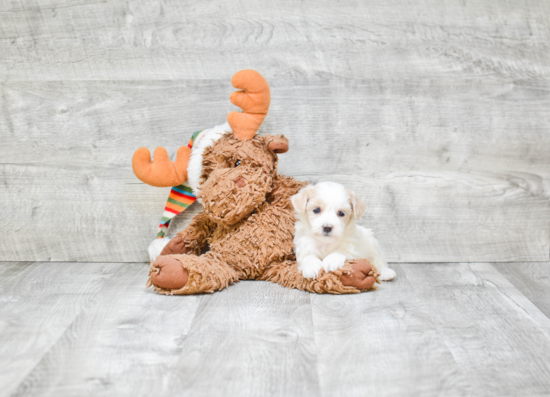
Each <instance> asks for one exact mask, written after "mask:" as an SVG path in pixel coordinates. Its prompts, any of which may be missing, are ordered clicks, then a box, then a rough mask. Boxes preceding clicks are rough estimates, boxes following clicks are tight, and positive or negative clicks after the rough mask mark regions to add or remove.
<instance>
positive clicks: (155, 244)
mask: <svg viewBox="0 0 550 397" xmlns="http://www.w3.org/2000/svg"><path fill="white" fill-rule="evenodd" d="M170 240H171V239H169V238H168V237H163V238H157V239H155V240H153V241H152V242H151V244H149V247H148V248H147V252H148V253H149V259H150V260H151V262H154V261H155V260H156V259H157V258H158V256H159V255H160V253H161V252H162V250H163V249H164V247H166V244H168V243H169V242H170Z"/></svg>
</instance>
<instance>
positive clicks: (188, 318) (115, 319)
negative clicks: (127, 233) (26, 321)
mask: <svg viewBox="0 0 550 397" xmlns="http://www.w3.org/2000/svg"><path fill="white" fill-rule="evenodd" d="M147 270H148V267H147V265H146V264H144V263H128V264H119V266H118V269H117V272H116V273H115V274H114V275H113V277H112V278H111V279H110V280H109V281H108V282H107V283H106V284H105V285H104V286H103V288H102V289H101V291H100V292H99V294H97V296H96V297H95V298H94V299H93V302H90V303H89V304H88V305H87V307H86V308H85V310H83V311H82V312H81V313H80V315H79V316H78V317H77V318H76V319H75V320H74V321H73V322H72V324H71V325H70V327H68V328H67V330H66V331H65V332H64V333H63V335H62V336H60V337H59V339H58V341H57V342H56V344H55V345H53V346H52V347H51V348H50V350H49V351H48V353H47V354H45V355H44V356H43V357H42V359H41V360H40V362H39V363H37V365H36V366H35V367H34V368H33V370H32V372H30V373H29V374H28V376H27V377H26V378H25V379H24V381H23V382H21V384H20V385H19V387H18V388H17V390H16V392H15V393H13V396H84V395H90V396H98V395H101V396H135V395H137V394H139V395H155V394H158V393H159V392H161V390H162V388H163V387H164V384H165V382H166V374H167V373H168V372H169V370H170V368H171V367H172V366H174V365H175V364H176V362H177V361H178V358H179V357H180V355H181V354H182V353H183V352H184V351H183V350H182V349H183V345H184V342H185V339H186V337H187V333H188V332H189V328H190V326H191V323H192V321H193V318H194V315H195V311H196V309H197V307H198V305H199V301H200V300H201V297H200V296H188V297H166V296H161V295H158V294H155V293H153V292H152V291H151V290H147V291H146V290H145V281H146V279H147Z"/></svg>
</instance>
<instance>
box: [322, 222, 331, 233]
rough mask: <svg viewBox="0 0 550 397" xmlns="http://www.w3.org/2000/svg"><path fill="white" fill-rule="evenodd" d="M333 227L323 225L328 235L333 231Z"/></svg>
mask: <svg viewBox="0 0 550 397" xmlns="http://www.w3.org/2000/svg"><path fill="white" fill-rule="evenodd" d="M332 227H333V226H332V225H328V224H325V225H323V232H325V233H326V234H329V233H330V232H331V231H332Z"/></svg>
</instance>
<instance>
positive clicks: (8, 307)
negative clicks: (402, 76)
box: [0, 263, 115, 396]
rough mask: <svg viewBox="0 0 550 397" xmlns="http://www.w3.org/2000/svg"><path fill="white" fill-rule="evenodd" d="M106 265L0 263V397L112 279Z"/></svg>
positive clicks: (44, 352)
mask: <svg viewBox="0 0 550 397" xmlns="http://www.w3.org/2000/svg"><path fill="white" fill-rule="evenodd" d="M114 269H115V265H114V264H112V263H110V264H107V263H101V264H100V263H35V264H29V263H18V264H13V263H8V264H4V263H0V277H1V278H0V302H1V304H0V385H1V388H0V395H6V396H7V395H10V394H11V393H12V392H13V391H14V390H15V389H16V388H17V386H18V385H19V384H20V383H21V382H22V381H23V379H25V377H26V376H27V375H28V374H29V373H30V372H31V371H33V368H35V366H36V365H37V364H38V363H39V362H40V360H41V359H42V357H43V356H44V355H45V354H46V353H47V352H48V351H49V350H50V349H51V347H52V346H54V345H55V344H56V342H57V341H58V339H59V338H60V337H61V336H62V335H63V333H64V332H66V330H67V328H68V327H69V326H70V325H71V323H72V322H73V321H74V319H75V318H76V317H77V316H78V314H79V313H80V312H81V311H82V310H83V309H84V308H85V307H86V306H87V305H88V303H89V302H90V301H91V299H92V298H93V297H94V296H95V295H96V294H97V293H98V291H99V290H100V289H101V288H102V286H103V285H104V284H105V282H106V281H107V280H108V279H109V278H110V277H111V276H112V275H113V272H114Z"/></svg>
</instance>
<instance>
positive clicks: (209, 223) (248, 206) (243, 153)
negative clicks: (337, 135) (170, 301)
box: [149, 133, 378, 294]
mask: <svg viewBox="0 0 550 397" xmlns="http://www.w3.org/2000/svg"><path fill="white" fill-rule="evenodd" d="M274 143H275V145H274ZM281 148H283V149H285V148H288V141H287V140H286V138H284V137H282V136H279V137H274V136H270V135H267V136H262V137H260V136H258V135H255V136H253V137H252V138H251V139H250V140H246V141H243V140H241V139H238V138H237V137H235V136H234V135H233V134H232V133H227V134H226V135H224V136H223V137H222V138H220V139H219V140H218V141H216V142H215V143H214V144H213V145H212V146H211V147H210V148H208V149H207V150H205V152H204V156H203V172H204V174H203V176H202V182H201V185H200V187H199V188H200V193H199V194H198V197H199V198H201V199H202V202H203V209H204V212H203V213H201V214H199V215H197V216H195V218H193V221H192V222H191V224H190V225H189V226H187V228H185V229H184V230H183V231H181V232H180V233H178V236H177V237H176V238H174V239H173V240H172V241H171V242H170V244H168V245H167V246H166V248H165V249H164V250H163V252H162V254H161V255H170V257H171V258H173V259H174V260H172V259H169V260H167V258H165V257H163V256H161V257H159V258H158V259H157V260H156V261H155V262H153V263H152V264H151V271H150V279H149V284H150V285H152V286H153V287H154V288H155V290H156V291H158V292H160V293H165V294H195V293H200V292H213V291H216V290H220V289H223V288H226V287H227V286H228V285H229V284H231V283H233V282H236V281H237V280H250V279H259V280H266V281H272V282H275V283H278V284H280V285H283V286H285V287H289V288H297V289H301V290H305V291H310V292H317V293H334V294H345V293H357V292H360V291H363V290H367V289H373V288H374V283H375V282H377V281H378V280H377V274H376V269H374V268H373V267H372V266H371V265H370V264H369V263H368V262H366V261H364V260H359V261H348V263H347V264H346V266H345V267H344V268H343V269H339V270H337V271H334V272H328V273H326V272H321V274H320V275H319V276H318V277H317V278H316V279H305V278H304V277H303V276H302V274H301V273H300V272H299V271H298V267H297V264H296V262H295V255H294V252H293V248H294V244H293V233H294V223H295V218H294V209H293V208H292V204H291V202H290V197H291V196H293V195H294V194H296V193H297V192H298V190H300V188H302V187H303V186H305V185H306V183H305V182H299V181H296V180H295V179H293V178H290V177H285V176H282V175H278V174H277V154H275V151H276V150H281ZM285 151H286V150H285ZM207 247H208V248H209V251H208V252H207V253H205V254H203V255H201V252H203V251H204V250H205V249H206V248H207ZM178 266H179V267H178ZM174 267H177V268H176V269H175V268H174ZM167 274H168V275H169V276H167ZM170 274H174V276H170ZM175 277H176V278H178V280H180V279H181V280H185V282H183V281H182V282H179V285H175V284H178V283H177V282H175V281H174V278H175ZM174 283H175V284H174ZM182 283H183V284H184V285H182Z"/></svg>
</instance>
